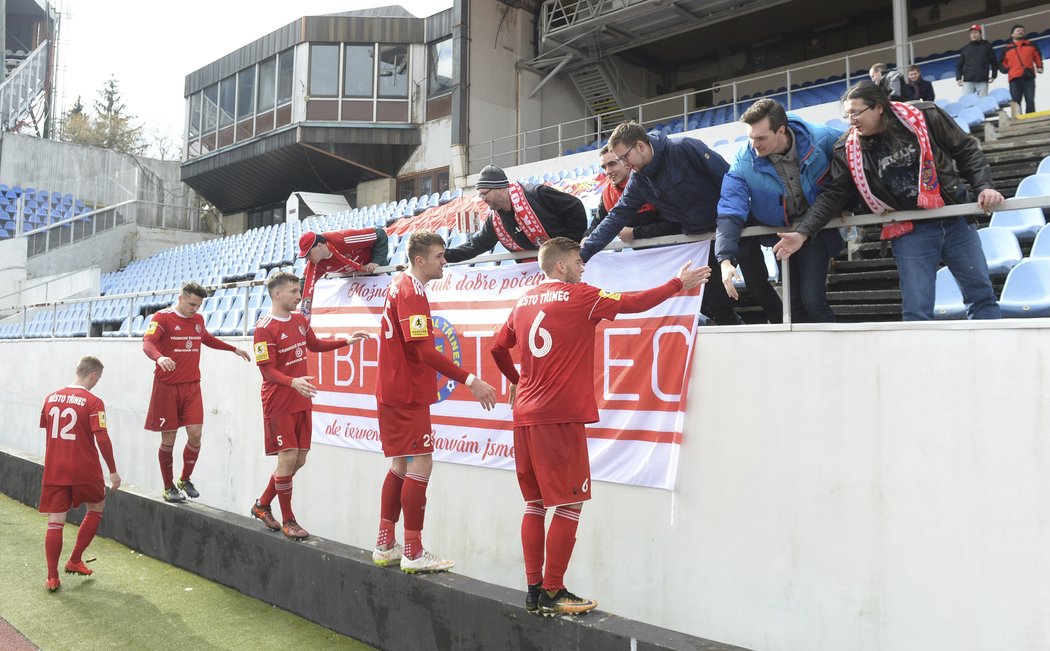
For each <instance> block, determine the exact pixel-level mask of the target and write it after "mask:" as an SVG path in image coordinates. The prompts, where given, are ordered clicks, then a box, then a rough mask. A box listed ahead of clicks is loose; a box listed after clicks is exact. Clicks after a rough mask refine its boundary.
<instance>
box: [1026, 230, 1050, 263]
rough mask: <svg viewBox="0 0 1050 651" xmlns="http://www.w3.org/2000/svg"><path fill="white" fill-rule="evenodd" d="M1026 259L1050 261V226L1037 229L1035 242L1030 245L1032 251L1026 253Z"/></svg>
mask: <svg viewBox="0 0 1050 651" xmlns="http://www.w3.org/2000/svg"><path fill="white" fill-rule="evenodd" d="M1028 257H1029V258H1048V259H1050V224H1047V225H1046V226H1043V227H1042V228H1041V229H1039V234H1038V235H1036V236H1035V242H1034V243H1033V244H1032V250H1031V251H1029V252H1028Z"/></svg>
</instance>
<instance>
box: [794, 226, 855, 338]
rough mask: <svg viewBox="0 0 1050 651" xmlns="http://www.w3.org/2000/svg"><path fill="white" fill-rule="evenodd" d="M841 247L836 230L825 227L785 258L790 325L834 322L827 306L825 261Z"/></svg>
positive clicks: (826, 266)
mask: <svg viewBox="0 0 1050 651" xmlns="http://www.w3.org/2000/svg"><path fill="white" fill-rule="evenodd" d="M843 244H844V241H843V239H842V236H841V235H840V234H839V229H837V228H826V229H824V230H822V231H820V232H819V233H817V235H816V237H814V238H812V239H809V240H806V243H805V244H803V245H802V248H801V249H799V250H798V251H796V252H795V253H793V254H792V255H791V257H790V258H788V264H789V265H790V268H791V321H792V322H793V323H834V322H835V313H834V312H832V311H831V306H830V305H828V261H829V260H831V258H833V257H835V256H836V255H837V254H838V252H839V251H841V250H842V245H843Z"/></svg>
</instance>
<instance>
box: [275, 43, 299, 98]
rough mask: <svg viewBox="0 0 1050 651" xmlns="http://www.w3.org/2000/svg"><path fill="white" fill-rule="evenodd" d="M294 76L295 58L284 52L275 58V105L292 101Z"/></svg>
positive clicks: (291, 54) (288, 52)
mask: <svg viewBox="0 0 1050 651" xmlns="http://www.w3.org/2000/svg"><path fill="white" fill-rule="evenodd" d="M294 75H295V57H294V56H293V52H292V50H285V51H284V52H281V54H280V55H279V56H278V57H277V103H278V104H286V103H288V102H290V101H292V77H293V76H294Z"/></svg>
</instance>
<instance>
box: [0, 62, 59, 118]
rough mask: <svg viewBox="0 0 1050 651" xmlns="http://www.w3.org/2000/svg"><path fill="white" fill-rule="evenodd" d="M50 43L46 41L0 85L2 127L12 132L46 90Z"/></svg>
mask: <svg viewBox="0 0 1050 651" xmlns="http://www.w3.org/2000/svg"><path fill="white" fill-rule="evenodd" d="M47 51H48V42H47V41H44V42H43V43H41V44H40V45H39V46H38V47H37V48H36V49H35V50H33V51H32V52H30V53H29V55H28V56H27V57H26V58H25V59H24V60H23V61H22V63H21V64H19V66H18V67H17V68H15V70H14V71H13V72H12V73H11V74H10V75H8V77H7V79H5V80H4V81H3V82H2V83H0V126H2V128H3V130H4V131H11V130H13V129H14V128H15V127H16V126H17V125H18V120H19V119H20V118H21V117H22V115H23V114H24V113H25V112H26V110H28V109H29V107H30V106H31V105H32V104H33V101H34V100H35V99H36V97H37V96H38V95H39V94H40V92H41V91H42V90H43V88H44V80H45V79H46V78H47Z"/></svg>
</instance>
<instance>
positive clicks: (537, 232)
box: [445, 165, 587, 262]
mask: <svg viewBox="0 0 1050 651" xmlns="http://www.w3.org/2000/svg"><path fill="white" fill-rule="evenodd" d="M474 187H475V188H476V189H477V191H478V197H479V198H480V199H481V200H482V201H483V202H484V203H485V205H486V206H488V207H489V208H490V209H491V212H490V213H489V218H488V219H486V220H485V222H484V223H483V224H482V225H481V230H479V231H478V232H477V233H475V234H474V235H472V236H471V237H470V239H469V240H467V241H466V242H464V243H463V244H461V245H459V246H455V247H452V248H450V249H446V250H445V261H446V262H463V261H465V260H470V259H471V258H475V257H477V256H479V255H481V254H482V253H485V252H487V251H490V250H491V249H492V248H493V247H494V246H496V244H497V243H499V244H502V245H503V246H504V247H505V248H506V249H507V250H508V251H535V250H537V249H539V248H540V245H541V244H543V243H544V242H546V241H547V240H550V239H552V238H555V237H567V238H569V239H570V240H573V241H575V242H579V241H580V239H582V238H583V231H584V229H586V228H587V210H586V209H585V208H584V207H583V203H582V202H581V201H580V200H579V199H577V198H576V197H574V196H572V195H571V194H568V193H566V192H562V191H561V190H557V189H555V188H552V187H550V186H549V185H533V184H532V183H511V182H510V181H509V180H507V175H506V173H504V171H503V170H502V169H500V168H499V167H496V166H495V165H487V166H486V167H485V168H484V169H483V170H481V174H479V175H478V180H477V181H476V182H475V184H474Z"/></svg>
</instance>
